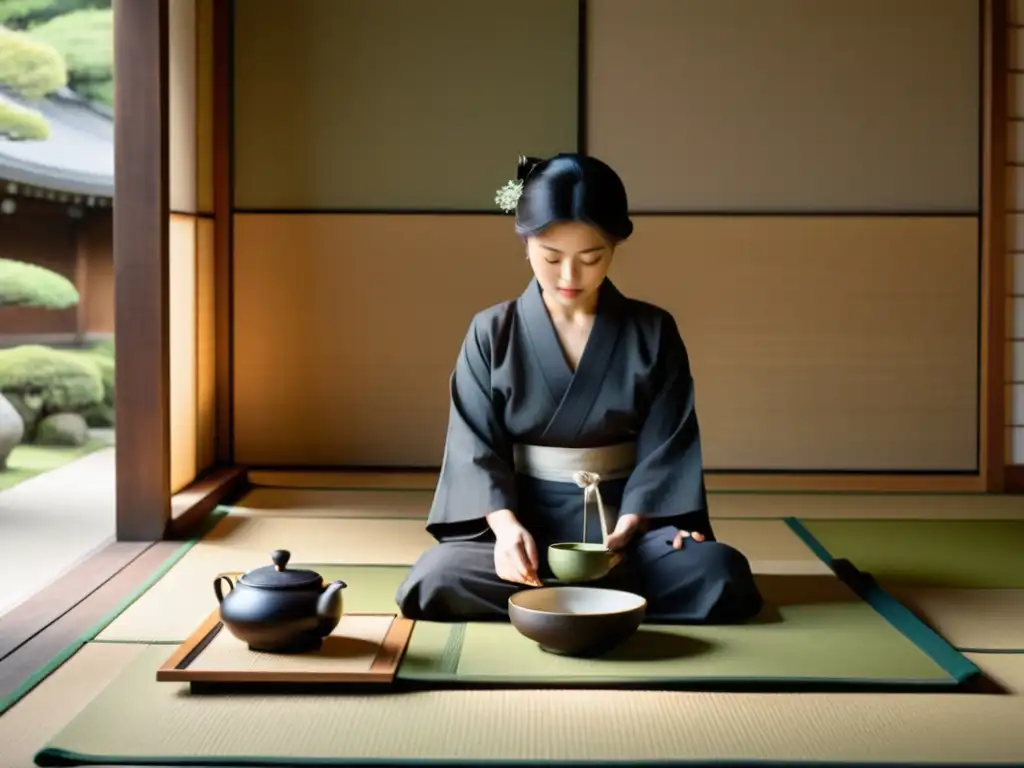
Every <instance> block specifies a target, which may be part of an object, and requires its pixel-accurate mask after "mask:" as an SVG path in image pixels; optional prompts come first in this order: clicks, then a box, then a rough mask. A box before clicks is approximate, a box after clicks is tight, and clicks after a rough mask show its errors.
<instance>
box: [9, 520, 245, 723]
mask: <svg viewBox="0 0 1024 768" xmlns="http://www.w3.org/2000/svg"><path fill="white" fill-rule="evenodd" d="M224 516H225V513H223V512H221V511H218V510H214V511H212V512H211V513H210V514H209V515H207V516H206V518H205V519H204V520H203V522H202V524H201V525H200V527H199V528H198V529H197V530H196V532H195V533H194V534H193V536H192V537H191V538H189V539H187V540H186V541H184V542H183V543H182V545H181V546H180V547H178V549H177V550H175V552H174V553H173V554H172V555H170V557H168V558H167V560H165V561H164V563H163V564H162V565H161V566H160V567H159V568H158V569H157V570H156V571H154V572H153V573H152V574H151V575H150V577H149V578H147V579H146V580H145V581H144V582H143V583H142V584H140V585H139V586H138V587H136V588H135V589H134V590H132V592H131V593H130V594H128V595H127V596H125V598H124V599H123V600H121V602H119V603H118V604H117V605H116V606H114V608H112V609H111V610H110V611H109V612H107V614H106V615H104V616H103V618H102V619H100V620H99V621H98V622H96V623H95V624H94V625H92V626H91V627H90V628H89V629H88V630H86V631H85V632H83V633H82V634H81V635H79V636H78V637H76V638H75V639H74V640H72V641H71V642H70V643H69V644H68V645H66V646H65V647H64V648H63V649H61V651H60V652H58V653H57V655H56V656H54V657H53V658H52V659H50V661H48V662H47V663H46V664H44V665H43V666H41V667H39V668H38V669H36V670H35V671H34V672H33V673H32V674H31V675H29V677H28V678H26V680H25V681H24V682H23V683H22V684H21V685H19V686H18V687H17V688H16V689H15V690H14V691H12V692H11V693H10V694H8V695H7V696H5V697H4V698H3V699H0V715H3V713H4V712H6V711H7V710H8V709H10V708H11V707H13V706H14V705H15V704H17V703H18V702H19V701H20V700H21V699H23V698H24V697H25V696H26V695H27V694H28V693H29V692H31V691H32V689H34V688H35V687H36V686H37V685H39V684H40V683H41V682H42V681H43V680H45V679H46V678H47V677H49V676H50V675H51V674H52V673H53V672H54V671H55V670H56V669H58V668H59V667H60V666H61V665H62V664H63V663H64V662H65V661H67V660H68V659H70V658H71V657H72V656H74V655H75V654H76V653H78V651H80V650H81V649H82V648H83V647H84V646H85V645H86V644H87V643H90V642H92V640H93V639H95V637H96V636H97V635H98V634H99V633H100V632H102V631H103V630H104V629H106V627H107V626H108V625H109V624H110V623H111V622H113V621H114V619H116V618H117V617H118V616H120V615H121V614H122V613H124V612H125V611H126V610H127V609H128V608H129V607H130V606H131V605H132V603H134V602H135V601H136V600H138V599H139V598H140V597H142V595H143V594H145V593H146V591H147V590H148V589H150V587H152V586H153V585H154V584H156V582H157V581H159V580H160V579H161V578H162V577H163V576H164V575H165V574H166V573H167V572H168V571H169V570H170V569H171V568H172V567H174V565H175V564H177V563H178V561H179V560H181V558H183V557H184V556H185V555H186V553H188V551H189V550H190V549H192V547H194V546H195V545H196V544H197V543H198V542H199V540H200V539H202V538H203V536H205V535H206V534H207V533H208V532H209V531H210V530H211V529H212V528H213V527H214V526H215V525H216V524H217V523H218V522H220V520H221V518H223V517H224Z"/></svg>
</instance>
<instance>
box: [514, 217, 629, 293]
mask: <svg viewBox="0 0 1024 768" xmlns="http://www.w3.org/2000/svg"><path fill="white" fill-rule="evenodd" d="M614 252H615V246H614V244H612V243H611V242H610V241H609V240H608V238H607V237H606V236H605V235H604V233H603V232H601V230H599V229H597V227H594V226H591V225H590V224H584V223H583V222H578V221H566V222H560V223H558V224H553V225H551V226H550V227H548V228H547V229H546V230H544V232H542V233H541V234H539V235H534V236H533V237H528V238H527V239H526V253H527V255H528V257H529V259H530V266H531V267H532V268H533V273H534V274H535V275H536V276H537V282H539V283H540V286H541V288H543V289H544V295H545V298H547V299H548V300H554V301H555V302H556V303H557V304H558V305H560V306H563V307H565V308H567V309H576V308H590V307H593V306H595V305H596V303H597V292H598V289H599V288H600V287H601V283H602V282H604V279H605V277H606V276H607V274H608V269H609V267H611V263H612V254H613V253H614Z"/></svg>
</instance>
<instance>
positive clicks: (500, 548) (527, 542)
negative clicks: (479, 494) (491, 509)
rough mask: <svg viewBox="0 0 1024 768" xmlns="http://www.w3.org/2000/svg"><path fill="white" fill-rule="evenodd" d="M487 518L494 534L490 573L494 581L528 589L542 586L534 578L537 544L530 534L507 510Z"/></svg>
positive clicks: (537, 578) (537, 579)
mask: <svg viewBox="0 0 1024 768" xmlns="http://www.w3.org/2000/svg"><path fill="white" fill-rule="evenodd" d="M502 512H503V513H504V514H496V515H495V517H494V518H493V519H490V516H488V517H489V519H488V521H487V522H488V523H489V524H491V530H493V531H494V539H495V541H494V570H495V572H496V573H497V574H498V578H500V579H502V580H503V581H510V582H512V583H514V584H525V585H526V586H528V587H540V586H543V585H542V583H541V580H540V577H539V576H538V575H537V568H538V567H539V563H538V558H537V544H536V542H535V541H534V540H533V536H531V535H530V532H529V531H528V530H526V528H524V527H523V526H522V524H521V523H520V522H519V521H518V520H516V519H515V516H514V515H513V514H512V513H511V512H508V511H507V510H503V511H502Z"/></svg>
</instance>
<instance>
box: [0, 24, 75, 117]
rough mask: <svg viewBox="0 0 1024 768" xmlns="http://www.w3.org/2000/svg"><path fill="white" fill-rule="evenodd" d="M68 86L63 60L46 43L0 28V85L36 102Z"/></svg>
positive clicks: (27, 35) (52, 47)
mask: <svg viewBox="0 0 1024 768" xmlns="http://www.w3.org/2000/svg"><path fill="white" fill-rule="evenodd" d="M67 84H68V70H67V65H65V63H64V59H63V58H62V57H61V55H60V53H59V52H58V50H57V49H56V47H55V46H53V45H51V44H50V43H49V42H48V41H44V40H41V39H34V36H33V35H29V34H26V33H24V32H15V31H14V30H11V29H7V28H6V27H0V85H3V87H4V88H5V89H6V90H7V91H8V92H10V93H15V94H17V95H18V96H20V97H22V98H24V99H28V100H29V101H36V100H37V99H41V98H43V97H44V96H46V95H47V94H49V93H53V92H54V91H56V90H58V89H59V88H63V87H64V86H65V85H67Z"/></svg>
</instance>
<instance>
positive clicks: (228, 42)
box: [213, 0, 235, 467]
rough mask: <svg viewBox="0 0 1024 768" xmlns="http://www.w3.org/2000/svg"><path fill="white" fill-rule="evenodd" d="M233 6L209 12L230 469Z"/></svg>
mask: <svg viewBox="0 0 1024 768" xmlns="http://www.w3.org/2000/svg"><path fill="white" fill-rule="evenodd" d="M233 29H234V0H215V2H214V6H213V120H214V122H213V212H214V219H215V221H216V230H215V235H214V237H215V244H214V257H213V258H214V265H215V266H214V271H215V278H214V285H215V298H214V303H215V306H216V310H215V313H216V319H215V323H216V330H215V337H216V341H215V346H216V354H215V359H216V374H215V376H216V393H217V394H216V399H217V428H216V448H215V453H216V457H217V463H218V464H220V465H221V466H228V467H229V466H231V465H233V464H234V463H235V452H234V383H233V373H232V372H233V369H234V355H233V346H234V345H233V342H232V330H231V319H232V316H233V312H232V305H233V287H232V279H233V278H232V275H233V269H232V249H233V247H234V246H233V244H232V231H233V228H232V208H233V206H234V186H233V181H232V180H233V177H234V170H233V168H234V163H233V159H234V158H233V152H234V147H233V136H234V127H233V126H234V106H233V102H232V99H231V93H232V82H233V69H234V67H233V59H234V47H233V45H234V35H233Z"/></svg>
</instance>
